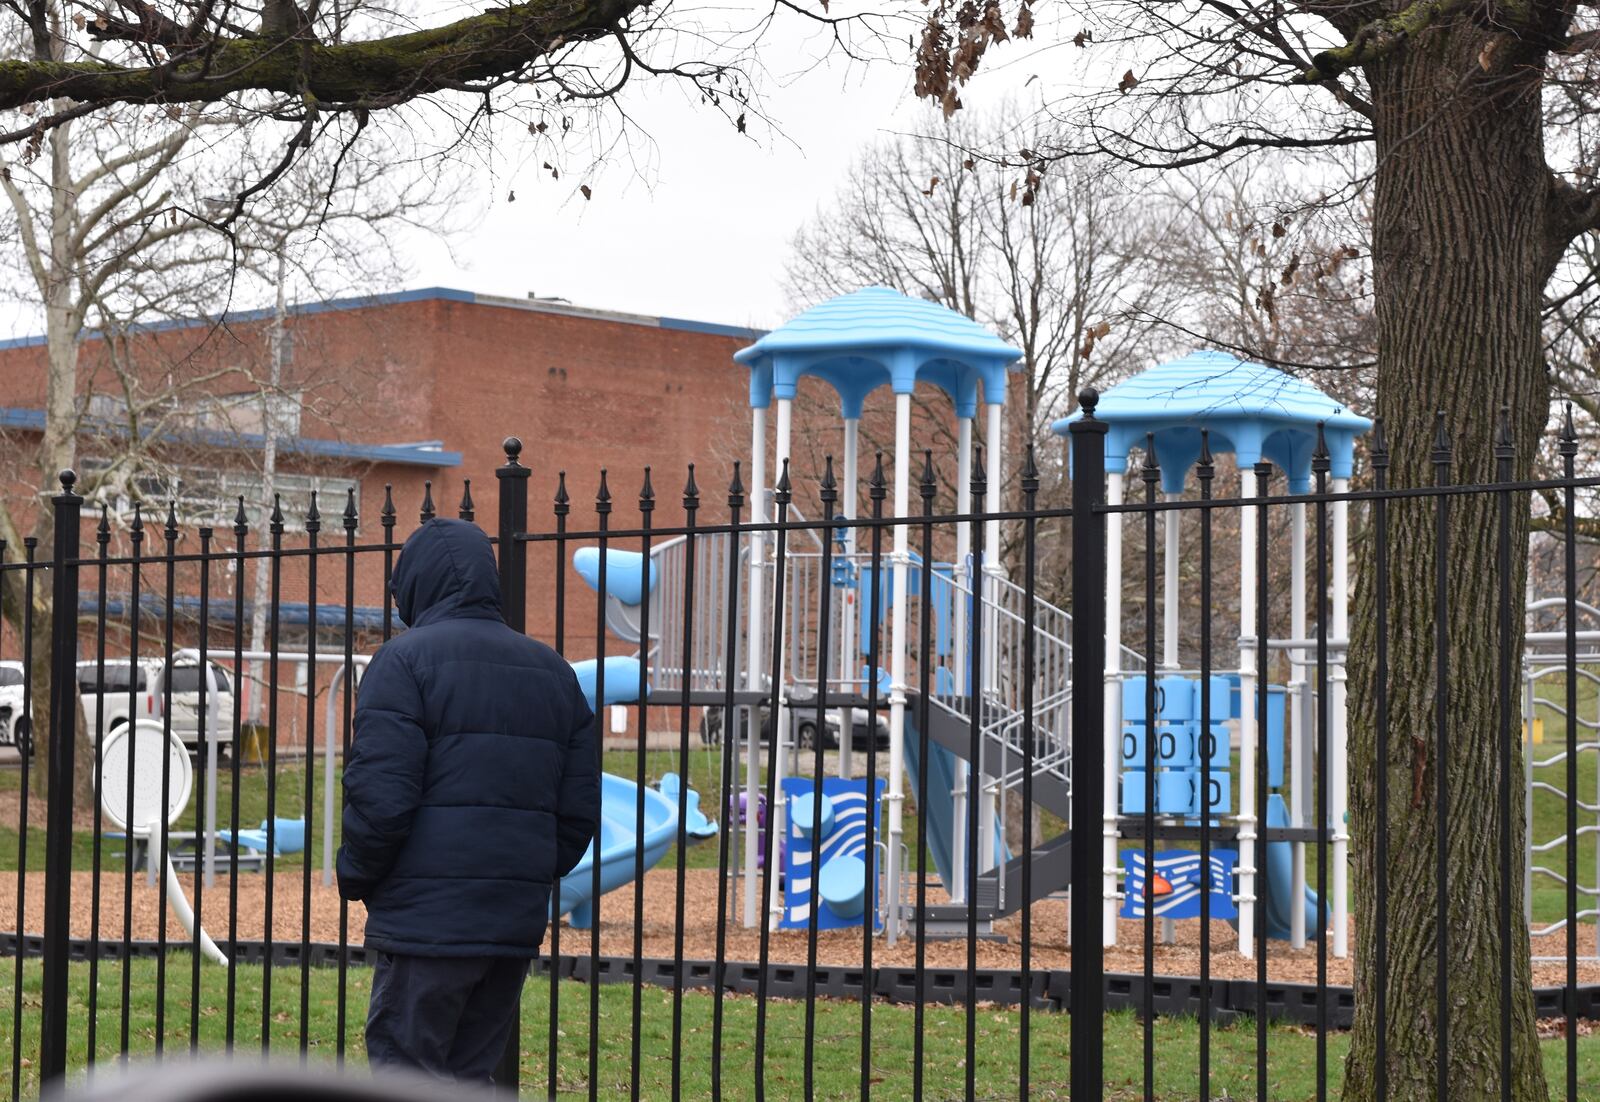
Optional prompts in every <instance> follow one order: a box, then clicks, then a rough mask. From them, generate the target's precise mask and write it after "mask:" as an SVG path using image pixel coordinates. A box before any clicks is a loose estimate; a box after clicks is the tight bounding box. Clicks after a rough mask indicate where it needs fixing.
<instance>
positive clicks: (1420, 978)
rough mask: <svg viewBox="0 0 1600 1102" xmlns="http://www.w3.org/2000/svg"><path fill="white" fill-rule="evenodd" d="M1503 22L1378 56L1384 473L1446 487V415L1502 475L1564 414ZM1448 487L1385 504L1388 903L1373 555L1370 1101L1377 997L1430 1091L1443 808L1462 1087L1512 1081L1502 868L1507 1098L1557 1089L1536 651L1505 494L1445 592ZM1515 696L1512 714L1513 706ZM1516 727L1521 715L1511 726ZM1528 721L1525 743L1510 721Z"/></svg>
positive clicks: (1534, 159) (1390, 1062) (1523, 128)
mask: <svg viewBox="0 0 1600 1102" xmlns="http://www.w3.org/2000/svg"><path fill="white" fill-rule="evenodd" d="M1487 41H1488V35H1487V34H1484V33H1480V32H1477V31H1475V30H1473V29H1472V28H1470V27H1468V26H1466V25H1457V26H1454V27H1452V28H1450V30H1449V31H1448V33H1441V35H1439V36H1437V37H1436V38H1435V39H1433V40H1431V41H1429V42H1428V44H1427V48H1422V45H1421V44H1420V43H1419V44H1418V45H1417V46H1416V47H1414V48H1412V49H1408V50H1402V51H1399V52H1397V53H1396V54H1394V55H1393V56H1392V57H1391V58H1389V59H1388V60H1385V61H1383V62H1380V63H1377V64H1375V65H1373V66H1371V67H1370V69H1369V77H1370V79H1371V81H1372V84H1373V93H1374V94H1373V102H1374V104H1375V105H1376V119H1375V122H1376V130H1377V138H1378V167H1377V187H1376V212H1375V213H1376V220H1375V226H1374V230H1375V234H1374V237H1375V241H1374V250H1373V254H1374V279H1375V290H1376V309H1377V322H1378V373H1379V375H1378V379H1379V382H1378V396H1379V398H1378V409H1379V413H1380V414H1381V415H1382V416H1383V418H1384V422H1385V426H1386V435H1387V440H1388V443H1389V446H1390V448H1391V449H1392V463H1391V467H1390V472H1391V484H1392V485H1394V486H1397V487H1403V486H1424V485H1428V484H1430V483H1431V482H1432V481H1433V480H1434V463H1433V461H1432V456H1431V452H1432V449H1433V446H1434V441H1435V435H1436V425H1435V416H1436V411H1443V414H1444V423H1445V427H1446V430H1447V432H1448V435H1449V443H1450V445H1451V447H1452V448H1453V455H1452V466H1451V468H1450V474H1451V477H1452V480H1453V481H1456V482H1461V483H1470V482H1485V481H1492V480H1493V476H1494V462H1493V443H1494V430H1495V420H1496V417H1497V414H1498V411H1499V409H1500V408H1501V407H1502V406H1504V407H1508V408H1509V409H1510V411H1511V416H1512V427H1513V433H1514V437H1515V442H1516V446H1517V456H1518V458H1517V462H1516V477H1518V478H1526V477H1528V475H1529V471H1530V469H1531V460H1532V457H1533V454H1534V451H1535V449H1536V447H1537V441H1538V438H1539V435H1540V432H1541V430H1542V429H1543V426H1544V423H1545V418H1546V415H1547V410H1548V406H1549V390H1548V382H1547V376H1546V372H1545V368H1544V363H1543V357H1542V352H1541V342H1540V330H1539V316H1540V294H1541V289H1542V287H1543V284H1544V277H1545V274H1546V273H1545V272H1544V271H1543V270H1542V266H1541V255H1542V254H1543V252H1544V251H1545V239H1544V238H1545V233H1546V226H1545V213H1544V207H1545V204H1544V196H1545V193H1546V190H1547V172H1546V169H1545V161H1544V150H1543V137H1542V130H1541V123H1540V105H1539V91H1538V87H1539V84H1538V82H1539V78H1540V75H1541V74H1540V71H1539V68H1538V60H1537V59H1532V60H1530V59H1528V58H1526V57H1522V58H1518V59H1516V60H1515V61H1514V62H1508V64H1509V65H1513V66H1526V69H1525V70H1522V71H1519V69H1518V68H1510V69H1508V70H1506V71H1502V72H1494V73H1488V72H1485V71H1484V70H1483V67H1482V62H1481V60H1480V59H1481V57H1482V56H1485V55H1483V54H1481V52H1480V51H1482V50H1483V48H1484V46H1485V43H1486V42H1487ZM1437 507H1438V506H1437V501H1436V500H1435V499H1431V498H1430V499H1418V500H1413V501H1397V502H1394V503H1393V504H1391V505H1390V507H1389V508H1390V524H1389V533H1390V535H1389V541H1388V561H1389V569H1390V588H1389V597H1388V603H1387V610H1388V616H1389V629H1388V633H1387V635H1388V646H1389V662H1388V677H1387V691H1388V719H1389V731H1390V742H1389V751H1388V755H1387V759H1386V760H1385V761H1383V762H1382V763H1381V767H1382V768H1383V769H1385V770H1386V771H1387V774H1388V791H1389V799H1388V898H1387V899H1383V900H1380V899H1376V898H1374V883H1375V873H1374V870H1375V867H1376V866H1375V859H1376V853H1375V843H1376V833H1375V831H1376V825H1377V823H1376V772H1375V770H1374V768H1373V763H1375V762H1378V747H1377V740H1376V738H1377V736H1376V726H1375V717H1376V715H1377V672H1378V671H1377V668H1376V662H1375V653H1374V649H1375V641H1376V604H1375V592H1374V575H1373V564H1374V558H1373V553H1374V547H1373V546H1372V544H1371V543H1370V542H1369V543H1368V544H1367V545H1366V546H1365V547H1363V548H1362V549H1361V555H1362V561H1361V563H1360V569H1359V572H1358V581H1357V587H1356V616H1355V620H1354V623H1353V638H1352V649H1351V659H1352V660H1351V674H1352V677H1351V703H1352V707H1351V710H1350V716H1351V741H1350V776H1351V812H1350V819H1351V826H1352V829H1353V835H1354V841H1355V846H1354V849H1353V853H1354V855H1355V870H1354V874H1353V876H1352V880H1353V883H1354V885H1355V893H1356V895H1355V909H1356V920H1357V931H1356V953H1357V957H1356V962H1357V970H1356V986H1357V990H1356V1018H1355V1023H1354V1033H1353V1036H1352V1038H1351V1046H1350V1053H1349V1058H1348V1060H1347V1064H1346V1073H1345V1085H1344V1097H1345V1098H1346V1099H1347V1100H1362V1102H1364V1100H1366V1099H1371V1098H1374V1097H1375V1096H1376V1086H1375V1078H1374V1077H1375V1071H1376V1068H1377V1041H1378V1038H1377V1032H1376V1030H1377V1022H1376V1017H1375V1009H1376V1001H1377V1000H1378V999H1379V998H1382V999H1383V1000H1384V1001H1385V1005H1386V1007H1387V1013H1388V1027H1387V1042H1388V1043H1387V1061H1386V1062H1387V1073H1388V1086H1389V1097H1391V1098H1396V1099H1401V1098H1403V1099H1407V1100H1424V1099H1435V1098H1437V1097H1438V1095H1437V1090H1436V1088H1437V1081H1436V1075H1437V1065H1436V1060H1437V1055H1438V1050H1439V1040H1440V1029H1439V1024H1440V1023H1439V1019H1438V1012H1437V1000H1436V995H1435V986H1436V985H1435V978H1436V976H1435V970H1436V965H1437V960H1438V948H1439V944H1440V943H1439V938H1438V926H1437V923H1436V921H1435V918H1436V907H1437V903H1438V879H1437V875H1436V871H1435V868H1436V866H1435V862H1436V860H1437V855H1438V851H1437V848H1436V830H1437V829H1438V817H1439V816H1440V815H1441V814H1443V815H1445V816H1446V818H1447V819H1448V822H1449V834H1448V844H1447V864H1448V869H1449V891H1448V901H1449V902H1448V908H1449V910H1448V914H1449V922H1448V925H1447V929H1448V948H1447V951H1446V953H1445V957H1446V961H1447V977H1448V1006H1449V1031H1448V1040H1447V1041H1446V1051H1447V1053H1448V1056H1449V1064H1450V1072H1449V1097H1450V1098H1451V1099H1452V1102H1472V1100H1478V1099H1484V1100H1488V1099H1498V1098H1499V1097H1500V1090H1501V1076H1502V1068H1501V1059H1500V1013H1501V1006H1502V991H1501V983H1500V954H1501V951H1502V945H1501V938H1500V919H1499V914H1500V910H1499V897H1500V889H1501V877H1503V876H1505V877H1510V892H1511V914H1512V922H1511V930H1512V935H1511V945H1510V953H1511V959H1512V990H1511V992H1510V993H1509V998H1510V1011H1511V1019H1512V1066H1511V1068H1510V1070H1509V1074H1510V1076H1511V1080H1512V1082H1511V1095H1510V1096H1511V1097H1512V1098H1515V1099H1518V1100H1519V1102H1543V1100H1544V1099H1546V1098H1547V1097H1548V1088H1547V1086H1546V1083H1545V1078H1544V1073H1543V1069H1542V1066H1541V1064H1540V1061H1539V1050H1538V1039H1537V1035H1536V1032H1535V1022H1534V1013H1533V1000H1532V994H1531V987H1530V967H1529V941H1528V931H1527V927H1526V925H1525V923H1524V921H1523V919H1522V914H1523V889H1522V877H1521V875H1520V868H1521V863H1522V861H1523V859H1524V852H1525V850H1524V846H1525V841H1526V839H1525V837H1524V829H1523V819H1522V816H1521V814H1520V803H1521V797H1520V791H1521V786H1520V781H1519V778H1520V776H1521V752H1520V744H1518V745H1515V746H1514V747H1513V751H1512V764H1511V775H1510V777H1508V778H1502V776H1501V772H1500V744H1499V738H1498V722H1499V716H1498V711H1497V709H1498V707H1499V705H1500V702H1499V701H1498V700H1497V689H1496V686H1497V685H1498V663H1499V660H1500V655H1501V651H1500V646H1501V645H1502V643H1503V645H1505V646H1507V647H1509V648H1511V650H1512V654H1513V655H1520V653H1521V649H1522V642H1523V639H1522V623H1521V617H1520V616H1516V617H1513V619H1512V637H1511V638H1508V639H1505V640H1503V641H1502V640H1501V639H1499V637H1498V608H1499V600H1500V592H1501V591H1500V587H1501V584H1502V579H1501V578H1500V576H1499V571H1498V569H1497V560H1496V535H1497V531H1498V513H1497V501H1496V495H1492V494H1471V495H1463V496H1457V497H1454V498H1452V499H1451V502H1450V505H1449V523H1448V525H1447V526H1446V533H1447V536H1448V540H1449V549H1448V552H1447V554H1446V556H1445V566H1444V568H1445V571H1446V578H1447V582H1448V596H1447V598H1446V601H1445V607H1444V608H1439V607H1437V602H1436V596H1435V569H1436V564H1437V559H1436V544H1435V517H1436V509H1437ZM1513 512H1514V516H1513V518H1512V552H1511V562H1512V569H1511V573H1512V577H1511V578H1509V579H1504V584H1506V585H1507V586H1509V591H1510V593H1511V594H1512V595H1513V599H1514V600H1516V601H1517V602H1518V607H1519V608H1520V602H1521V596H1522V591H1523V589H1522V587H1523V579H1524V577H1525V576H1526V571H1527V539H1528V509H1527V500H1526V497H1522V496H1519V497H1517V498H1515V499H1514V509H1513ZM1439 616H1444V617H1446V618H1447V623H1448V630H1449V641H1448V644H1447V648H1446V656H1447V659H1448V663H1449V667H1448V668H1449V674H1448V679H1447V685H1448V688H1449V695H1448V708H1447V739H1448V743H1447V745H1448V755H1447V767H1446V774H1447V781H1448V792H1449V798H1448V806H1447V807H1445V808H1443V809H1441V808H1440V807H1439V806H1437V803H1436V799H1435V784H1436V779H1437V773H1436V772H1435V771H1436V769H1437V768H1438V763H1439V756H1438V749H1439V748H1438V745H1437V742H1436V739H1435V731H1436V729H1437V725H1436V714H1435V707H1436V700H1437V698H1436V695H1435V693H1436V689H1437V678H1436V668H1437V667H1436V659H1437V655H1436V649H1435V645H1434V644H1435V623H1436V618H1437V617H1439ZM1505 706H1507V707H1509V708H1512V709H1513V713H1512V714H1513V715H1515V714H1517V713H1516V711H1515V709H1516V708H1517V704H1516V702H1515V701H1506V702H1505ZM1513 722H1514V724H1515V725H1516V727H1517V728H1520V721H1518V720H1514V721H1513ZM1514 737H1515V736H1514ZM1502 782H1504V783H1509V784H1511V785H1512V786H1513V789H1512V791H1513V802H1512V808H1513V812H1512V816H1511V834H1512V853H1513V860H1512V864H1511V867H1508V868H1502V867H1501V863H1500V859H1499V839H1500V826H1501V823H1500V815H1499V806H1500V801H1499V795H1498V793H1499V790H1500V789H1499V786H1500V785H1501V783H1502ZM1379 923H1382V925H1383V927H1384V929H1385V930H1386V931H1387V936H1388V977H1387V983H1386V989H1385V990H1383V991H1381V992H1380V991H1377V990H1375V989H1374V985H1375V983H1376V963H1377V962H1376V944H1375V933H1376V929H1377V925H1378V924H1379Z"/></svg>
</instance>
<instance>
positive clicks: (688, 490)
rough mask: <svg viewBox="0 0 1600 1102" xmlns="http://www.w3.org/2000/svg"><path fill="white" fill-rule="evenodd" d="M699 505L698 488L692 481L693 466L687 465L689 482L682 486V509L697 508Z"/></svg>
mask: <svg viewBox="0 0 1600 1102" xmlns="http://www.w3.org/2000/svg"><path fill="white" fill-rule="evenodd" d="M699 505H700V487H699V485H698V484H697V483H696V482H695V480H694V464H693V463H691V464H689V480H688V481H687V482H685V483H684V484H683V507H684V508H685V509H694V508H698V507H699Z"/></svg>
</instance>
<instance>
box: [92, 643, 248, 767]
mask: <svg viewBox="0 0 1600 1102" xmlns="http://www.w3.org/2000/svg"><path fill="white" fill-rule="evenodd" d="M210 667H211V670H210V672H211V681H210V684H209V686H208V688H207V696H206V704H207V708H208V710H210V711H211V712H212V715H214V716H215V717H216V726H215V727H213V728H212V731H211V737H212V739H213V741H215V742H218V743H221V744H223V745H231V744H232V742H233V679H232V677H231V676H230V675H229V673H228V671H227V670H225V669H223V668H222V667H221V666H219V665H217V664H216V663H215V662H213V663H210ZM99 674H100V665H99V663H98V661H96V660H94V659H89V660H86V661H82V662H79V663H78V692H79V694H80V695H81V696H82V698H83V714H84V719H85V721H86V722H87V724H88V728H89V730H90V731H92V732H99V733H101V734H105V733H108V732H110V731H114V730H116V729H117V728H118V727H120V726H122V725H123V724H124V723H127V722H128V716H129V703H130V701H129V698H130V696H131V697H132V713H133V715H134V717H135V718H137V719H151V720H155V721H156V722H158V723H159V722H161V721H162V709H163V708H164V707H165V705H166V701H167V699H168V692H169V689H170V692H171V701H172V732H173V734H175V735H177V736H178V737H179V738H180V739H182V740H183V742H184V744H185V745H187V746H191V747H198V745H199V742H200V677H201V671H200V664H199V663H198V662H194V661H182V660H179V661H177V662H174V663H173V664H172V665H171V666H170V667H169V666H168V665H167V664H166V663H165V662H164V661H163V660H162V659H159V658H141V659H139V661H138V663H137V665H136V666H132V667H130V663H129V662H128V660H127V659H125V658H121V659H114V660H113V659H107V660H106V664H105V672H104V676H103V677H101V676H99ZM213 700H215V704H214V705H213V704H212V701H213ZM102 709H103V711H102Z"/></svg>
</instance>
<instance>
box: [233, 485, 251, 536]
mask: <svg viewBox="0 0 1600 1102" xmlns="http://www.w3.org/2000/svg"><path fill="white" fill-rule="evenodd" d="M249 530H250V514H248V513H246V512H245V511H244V495H243V494H240V495H239V507H238V508H237V509H235V510H234V511H233V534H234V535H236V536H243V535H244V534H245V533H246V532H248V531H249Z"/></svg>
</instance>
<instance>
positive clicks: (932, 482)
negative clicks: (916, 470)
mask: <svg viewBox="0 0 1600 1102" xmlns="http://www.w3.org/2000/svg"><path fill="white" fill-rule="evenodd" d="M938 489H939V486H938V477H937V476H936V475H935V474H934V471H933V449H932V448H924V449H923V450H922V481H921V482H920V483H919V485H918V492H919V493H921V494H922V496H923V498H924V499H928V500H931V499H932V498H933V495H934V494H935V493H936V492H938Z"/></svg>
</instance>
